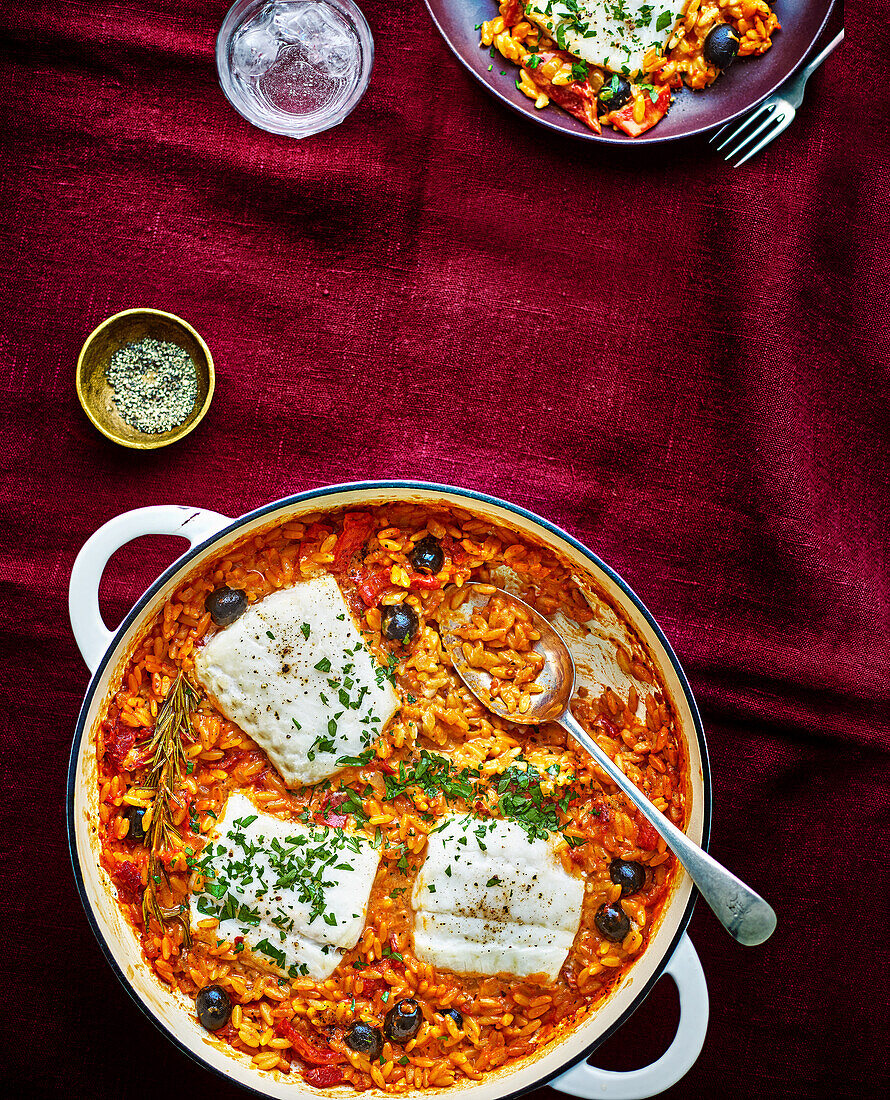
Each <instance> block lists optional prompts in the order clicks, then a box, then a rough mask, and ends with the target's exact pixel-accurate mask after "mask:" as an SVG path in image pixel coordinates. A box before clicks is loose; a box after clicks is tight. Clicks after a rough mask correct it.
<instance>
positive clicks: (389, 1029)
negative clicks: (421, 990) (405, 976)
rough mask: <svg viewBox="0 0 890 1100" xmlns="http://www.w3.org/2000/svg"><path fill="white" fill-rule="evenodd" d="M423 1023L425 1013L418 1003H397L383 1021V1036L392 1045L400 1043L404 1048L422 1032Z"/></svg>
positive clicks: (407, 1001)
mask: <svg viewBox="0 0 890 1100" xmlns="http://www.w3.org/2000/svg"><path fill="white" fill-rule="evenodd" d="M422 1022H423V1013H422V1012H421V1011H420V1005H419V1004H418V1003H417V1001H412V1000H409V999H406V1000H404V1001H397V1002H396V1004H395V1005H394V1006H393V1007H392V1008H391V1009H390V1010H389V1012H387V1014H386V1018H385V1019H384V1021H383V1034H384V1035H385V1036H386V1037H387V1039H389V1041H390V1042H391V1043H400V1044H401V1045H402V1046H404V1045H405V1043H407V1042H408V1040H409V1039H413V1038H414V1036H415V1035H416V1034H417V1033H418V1031H420V1025H421V1023H422Z"/></svg>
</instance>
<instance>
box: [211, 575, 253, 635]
mask: <svg viewBox="0 0 890 1100" xmlns="http://www.w3.org/2000/svg"><path fill="white" fill-rule="evenodd" d="M204 610H205V611H209V612H210V618H211V619H213V621H214V622H215V623H216V625H217V626H231V625H232V623H233V622H234V621H235V620H236V619H239V618H240V617H241V616H242V615H243V614H244V612H245V611H246V610H247V593H246V592H242V591H241V589H240V588H229V586H228V585H227V584H224V585H223V586H222V588H217V590H216V591H215V592H211V593H210V595H209V596H208V597H207V599H206V600H205V601H204Z"/></svg>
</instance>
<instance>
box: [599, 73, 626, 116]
mask: <svg viewBox="0 0 890 1100" xmlns="http://www.w3.org/2000/svg"><path fill="white" fill-rule="evenodd" d="M631 94H632V90H631V86H630V81H629V80H626V79H625V78H624V77H623V76H619V75H618V73H612V75H611V76H610V77H608V78H607V80H606V82H605V84H603V86H602V88H600V90H599V95H598V96H597V100H598V102H599V109H600V111H603V112H605V111H617V110H618V108H619V107H623V106H624V105H625V103H629V102H630V97H631Z"/></svg>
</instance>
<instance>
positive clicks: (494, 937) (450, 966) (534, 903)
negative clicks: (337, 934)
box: [411, 816, 584, 981]
mask: <svg viewBox="0 0 890 1100" xmlns="http://www.w3.org/2000/svg"><path fill="white" fill-rule="evenodd" d="M483 846H484V847H483ZM583 900H584V882H583V880H582V879H581V878H576V877H575V876H573V875H569V874H567V873H566V872H565V871H564V870H563V866H562V863H561V862H560V860H559V858H558V856H557V855H556V853H555V851H554V847H553V843H552V841H551V840H529V838H528V835H527V833H526V832H525V830H524V829H522V828H521V826H519V825H517V824H515V823H514V822H511V821H503V820H498V819H491V820H482V819H480V818H476V817H454V816H452V817H449V819H448V821H447V824H446V825H445V826H444V828H443V829H442V830H441V831H440V832H433V833H431V834H430V837H429V845H428V848H427V856H426V860H425V862H424V864H423V867H422V868H421V870H420V874H419V875H418V877H417V880H416V881H415V884H414V890H413V892H412V895H411V904H412V906H413V908H414V912H415V917H414V950H415V952H416V954H417V957H418V958H419V959H422V960H423V961H424V962H428V963H431V964H432V965H434V966H439V967H442V968H444V969H447V970H455V971H458V972H461V973H472V974H513V975H515V976H516V977H522V978H524V977H528V976H530V975H532V974H546V975H547V978H548V979H549V980H550V981H555V980H556V977H557V975H558V974H559V970H560V967H561V966H562V964H563V962H565V958H566V956H567V955H568V953H569V950H570V948H571V946H572V941H573V940H574V938H575V935H576V933H577V931H578V926H579V924H580V922H581V905H582V902H583Z"/></svg>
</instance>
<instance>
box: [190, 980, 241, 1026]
mask: <svg viewBox="0 0 890 1100" xmlns="http://www.w3.org/2000/svg"><path fill="white" fill-rule="evenodd" d="M195 1007H196V1008H197V1010H198V1019H199V1020H200V1021H201V1023H202V1024H203V1025H204V1027H206V1028H207V1030H208V1031H219V1029H220V1028H221V1027H225V1026H226V1024H227V1023H228V1022H229V1017H230V1016H231V1015H232V1002H231V1000H229V995H228V993H226V991H225V990H224V989H223V988H222V986H219V985H205V986H204V988H203V989H202V990H200V992H199V993H198V996H197V997H196V998H195Z"/></svg>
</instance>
